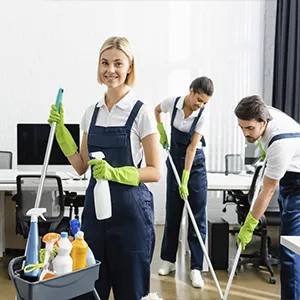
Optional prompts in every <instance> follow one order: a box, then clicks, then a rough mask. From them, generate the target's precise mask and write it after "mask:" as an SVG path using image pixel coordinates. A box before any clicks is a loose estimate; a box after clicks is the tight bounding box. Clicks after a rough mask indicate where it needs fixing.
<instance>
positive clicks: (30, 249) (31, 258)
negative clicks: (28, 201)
mask: <svg viewBox="0 0 300 300" xmlns="http://www.w3.org/2000/svg"><path fill="white" fill-rule="evenodd" d="M45 212H46V208H32V209H30V210H29V211H28V212H27V213H26V215H27V216H30V230H29V236H28V241H27V251H26V260H25V267H26V266H28V265H38V264H39V253H40V251H39V230H38V217H41V218H42V219H43V220H45V221H46V219H45V217H44V216H43V213H45ZM39 275H40V269H39V268H37V269H33V270H32V271H31V272H28V273H24V276H25V277H26V279H28V280H29V281H37V280H39Z"/></svg>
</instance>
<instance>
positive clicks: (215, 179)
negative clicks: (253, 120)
mask: <svg viewBox="0 0 300 300" xmlns="http://www.w3.org/2000/svg"><path fill="white" fill-rule="evenodd" d="M29 174H31V175H33V174H40V173H38V172H19V171H17V170H0V258H1V257H2V256H3V252H4V250H5V228H4V225H5V216H4V211H5V209H4V208H5V203H4V192H6V191H7V192H15V191H16V190H17V186H16V177H17V175H29ZM57 175H60V176H61V177H62V178H65V176H63V173H62V172H58V174H57ZM207 178H208V190H209V191H224V190H225V191H226V190H242V191H248V190H249V189H250V185H251V180H252V176H251V175H250V176H249V175H233V174H229V175H228V176H225V175H224V174H223V173H208V174H207ZM88 183H89V180H74V179H68V180H62V185H63V189H64V190H65V191H70V192H77V193H84V191H85V190H86V188H87V185H88ZM206 244H207V243H206Z"/></svg>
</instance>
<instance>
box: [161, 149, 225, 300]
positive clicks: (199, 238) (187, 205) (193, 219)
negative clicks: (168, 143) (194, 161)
mask: <svg viewBox="0 0 300 300" xmlns="http://www.w3.org/2000/svg"><path fill="white" fill-rule="evenodd" d="M166 151H167V154H168V158H169V161H170V164H171V166H172V169H173V173H174V175H175V178H176V181H177V184H178V186H180V185H181V181H180V178H179V176H178V172H177V170H176V166H175V165H174V162H173V159H172V156H171V154H170V151H169V150H168V149H166ZM184 202H185V206H186V208H187V211H188V214H189V217H190V219H191V221H192V223H193V226H194V229H195V232H196V234H197V237H198V240H199V243H200V246H201V248H202V251H203V254H204V256H205V258H206V261H207V264H208V266H209V268H210V271H211V273H212V276H213V278H214V281H215V283H216V286H217V289H218V292H219V295H220V297H221V299H222V298H223V293H222V290H221V287H220V285H219V282H218V279H217V276H216V274H215V271H214V269H213V266H212V264H211V262H210V259H209V256H208V253H207V251H206V248H205V245H204V243H203V241H202V238H201V236H200V232H199V229H198V226H197V223H196V221H195V218H194V215H193V212H192V210H191V207H190V205H189V202H188V200H187V199H184Z"/></svg>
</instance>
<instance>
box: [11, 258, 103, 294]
mask: <svg viewBox="0 0 300 300" xmlns="http://www.w3.org/2000/svg"><path fill="white" fill-rule="evenodd" d="M25 258H26V257H25V256H22V257H16V258H14V259H12V260H11V261H10V263H9V266H8V272H9V275H10V278H11V280H12V282H13V284H14V286H15V289H16V292H17V300H41V299H59V300H68V299H72V298H74V297H77V296H80V295H84V294H86V293H89V292H92V293H93V294H94V297H95V299H97V300H100V297H99V295H98V293H97V291H96V290H95V288H94V284H95V281H96V280H97V279H98V276H99V267H100V262H99V261H96V264H95V265H92V266H89V267H86V268H84V269H80V270H78V271H73V272H71V273H68V274H65V275H61V276H57V277H53V278H50V279H46V280H42V281H37V282H29V281H27V280H25V279H22V273H23V271H22V265H23V263H24V261H25Z"/></svg>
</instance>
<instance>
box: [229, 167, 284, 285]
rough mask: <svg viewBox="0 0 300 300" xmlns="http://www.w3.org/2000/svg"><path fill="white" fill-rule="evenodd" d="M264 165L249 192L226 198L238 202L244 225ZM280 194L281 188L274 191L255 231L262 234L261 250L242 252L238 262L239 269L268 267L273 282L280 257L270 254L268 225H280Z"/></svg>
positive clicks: (257, 173)
mask: <svg viewBox="0 0 300 300" xmlns="http://www.w3.org/2000/svg"><path fill="white" fill-rule="evenodd" d="M261 168H262V166H261V165H259V166H257V167H256V169H255V173H254V176H253V179H252V182H251V186H250V190H249V193H248V194H244V193H242V192H239V193H235V192H234V191H233V192H232V194H231V195H230V196H229V197H227V198H226V201H225V202H232V203H235V204H236V213H237V218H238V223H239V224H241V225H243V224H244V221H245V219H246V217H247V214H248V212H249V209H250V206H251V201H252V198H253V196H254V192H255V188H256V185H257V179H258V177H259V173H260V171H261ZM278 195H279V189H278V188H277V190H276V191H275V192H274V195H273V197H272V200H271V201H270V204H269V206H268V208H267V210H266V212H265V213H264V215H263V216H262V218H261V219H260V220H259V221H260V222H259V225H258V226H257V228H256V229H255V231H254V233H253V234H254V235H257V236H260V237H261V241H260V251H258V252H254V253H251V254H244V253H242V254H241V256H240V261H239V263H238V266H237V269H238V270H240V269H241V266H242V265H247V264H253V265H254V266H255V267H256V268H259V267H260V266H262V267H266V268H267V270H268V271H269V273H270V278H269V282H270V283H272V284H275V283H276V277H275V274H274V271H273V268H272V265H278V264H279V259H277V258H273V257H271V255H270V254H269V246H270V244H271V238H270V237H269V236H268V230H267V225H271V226H280V223H281V219H280V211H279V205H278V202H277V199H278Z"/></svg>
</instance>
